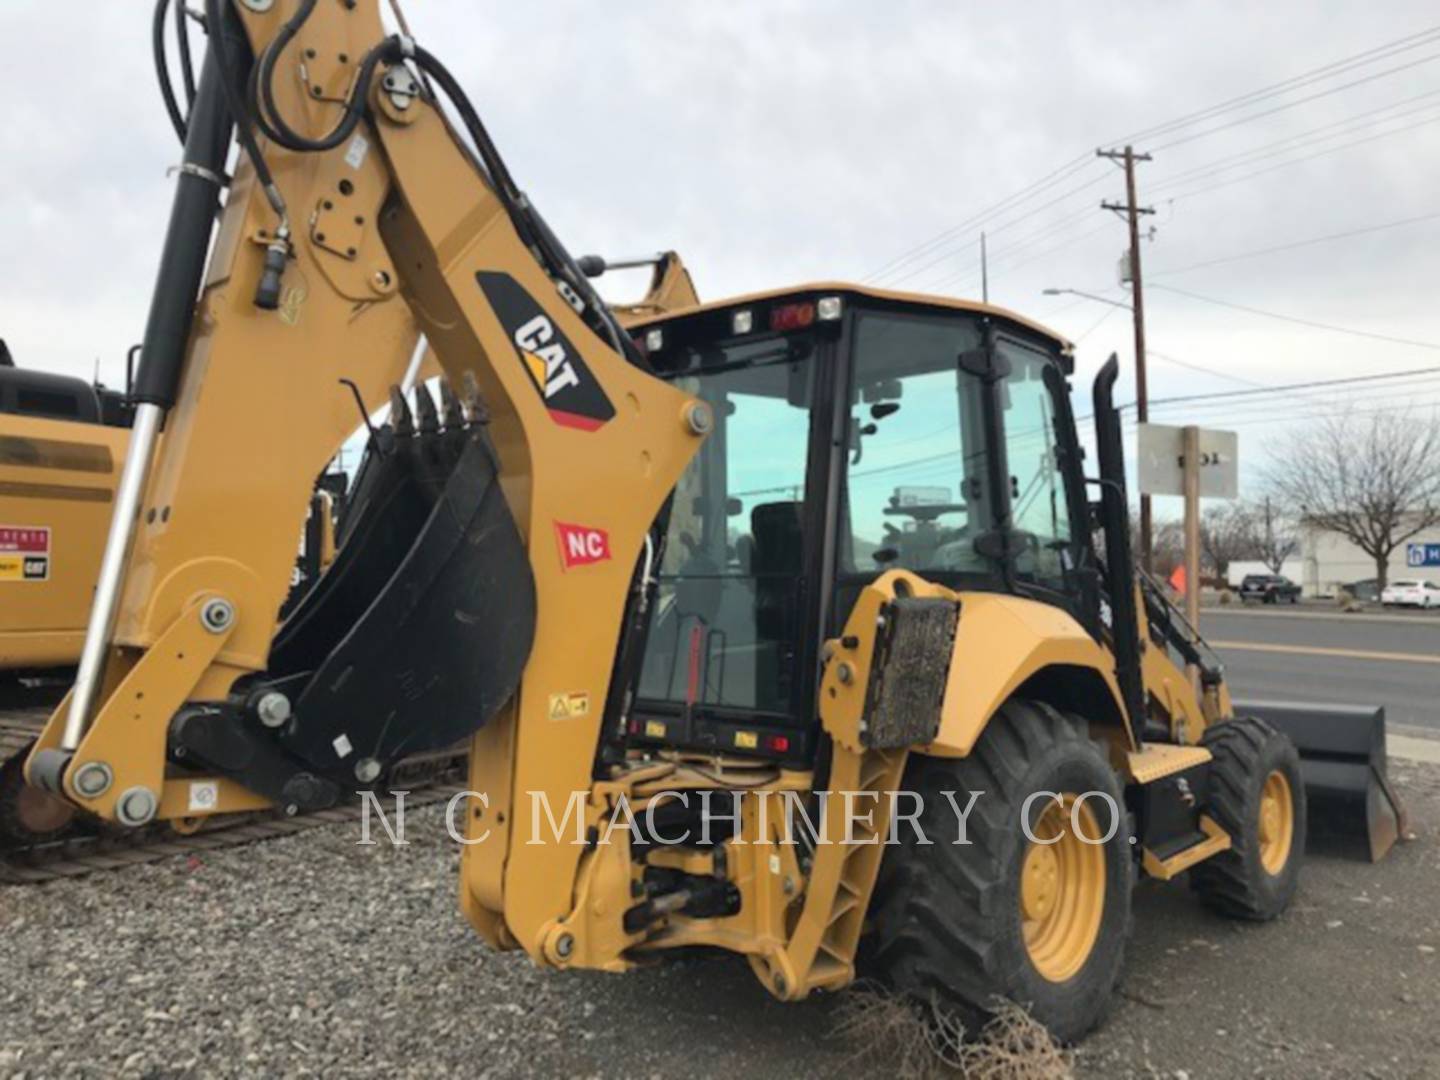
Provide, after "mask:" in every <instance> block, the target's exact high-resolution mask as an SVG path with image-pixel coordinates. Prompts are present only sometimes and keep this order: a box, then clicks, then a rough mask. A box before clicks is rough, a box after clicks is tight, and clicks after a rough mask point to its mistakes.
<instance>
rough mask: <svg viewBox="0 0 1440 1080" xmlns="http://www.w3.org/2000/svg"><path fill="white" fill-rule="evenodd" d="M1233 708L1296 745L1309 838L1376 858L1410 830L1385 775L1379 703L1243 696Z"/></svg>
mask: <svg viewBox="0 0 1440 1080" xmlns="http://www.w3.org/2000/svg"><path fill="white" fill-rule="evenodd" d="M1235 714H1236V715H1237V716H1257V717H1259V718H1260V719H1261V720H1264V721H1266V722H1268V723H1270V724H1272V725H1273V726H1274V727H1276V728H1278V729H1279V730H1280V731H1283V732H1284V733H1285V734H1286V735H1288V736H1290V739H1291V741H1292V742H1294V743H1295V746H1296V749H1298V750H1299V751H1300V766H1301V772H1302V773H1303V774H1304V777H1305V796H1306V799H1305V801H1306V810H1307V816H1308V820H1309V833H1310V841H1311V844H1312V846H1317V847H1318V846H1324V847H1333V848H1335V849H1336V850H1340V851H1343V852H1345V853H1348V854H1353V853H1356V852H1363V853H1364V857H1367V858H1368V859H1369V860H1370V861H1371V862H1378V861H1379V860H1380V859H1382V858H1384V857H1385V855H1386V853H1387V852H1389V850H1390V849H1391V848H1392V847H1394V846H1395V841H1396V840H1398V839H1400V838H1401V837H1402V836H1404V835H1405V834H1406V833H1407V832H1408V830H1409V824H1408V821H1407V816H1406V813H1405V808H1404V807H1403V806H1402V805H1401V804H1400V798H1399V796H1398V795H1397V794H1396V793H1395V788H1394V787H1393V786H1392V785H1391V783H1390V775H1389V767H1388V764H1387V760H1388V759H1387V756H1386V752H1385V709H1384V707H1383V706H1379V705H1310V704H1302V703H1300V702H1277V701H1246V702H1236V703H1235Z"/></svg>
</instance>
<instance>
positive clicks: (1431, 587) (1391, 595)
mask: <svg viewBox="0 0 1440 1080" xmlns="http://www.w3.org/2000/svg"><path fill="white" fill-rule="evenodd" d="M1380 602H1381V603H1382V604H1384V605H1385V606H1386V607H1392V606H1393V607H1418V608H1432V607H1434V608H1440V583H1437V582H1434V581H1417V580H1415V579H1414V578H1407V579H1406V580H1405V581H1392V582H1391V583H1390V584H1389V585H1387V586H1385V591H1384V592H1382V593H1381V594H1380Z"/></svg>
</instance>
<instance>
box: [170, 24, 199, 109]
mask: <svg viewBox="0 0 1440 1080" xmlns="http://www.w3.org/2000/svg"><path fill="white" fill-rule="evenodd" d="M174 3H175V37H176V40H177V42H178V44H179V52H180V78H181V79H182V80H183V82H182V85H183V86H184V88H185V105H186V108H187V109H190V110H193V109H194V108H195V60H194V58H193V57H192V56H191V54H190V27H189V25H188V24H187V23H186V21H185V20H186V19H188V18H189V17H190V16H189V13H188V12H187V11H186V10H185V0H174Z"/></svg>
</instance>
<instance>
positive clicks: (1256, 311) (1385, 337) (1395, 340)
mask: <svg viewBox="0 0 1440 1080" xmlns="http://www.w3.org/2000/svg"><path fill="white" fill-rule="evenodd" d="M1152 288H1156V289H1164V290H1165V291H1166V292H1172V293H1176V294H1177V295H1179V296H1187V297H1189V298H1190V299H1191V300H1199V301H1201V302H1203V303H1206V304H1214V305H1216V306H1217V307H1226V308H1234V309H1235V310H1236V311H1245V312H1249V313H1250V314H1251V315H1263V316H1264V317H1265V318H1267V319H1278V320H1279V321H1281V322H1288V323H1296V324H1298V325H1300V326H1309V327H1313V328H1314V329H1316V330H1329V331H1331V332H1332V333H1336V334H1350V335H1352V336H1354V337H1363V338H1370V339H1372V340H1374V341H1388V342H1390V343H1391V344H1393V345H1413V346H1414V347H1415V348H1417V349H1436V350H1440V343H1437V342H1434V341H1418V340H1416V339H1414V338H1402V337H1392V336H1390V335H1389V334H1373V333H1371V332H1370V331H1368V330H1356V329H1355V328H1354V327H1350V326H1336V325H1334V324H1333V323H1322V322H1316V321H1314V320H1313V319H1302V318H1299V317H1297V316H1294V315H1281V314H1280V313H1279V312H1276V311H1266V310H1265V309H1264V308H1256V307H1248V306H1246V305H1245V304H1235V303H1231V302H1230V301H1229V300H1216V299H1215V298H1214V297H1213V296H1201V295H1200V294H1199V293H1192V292H1187V291H1186V290H1185V289H1177V288H1175V286H1173V285H1154V286H1152Z"/></svg>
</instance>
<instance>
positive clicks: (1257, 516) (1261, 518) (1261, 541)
mask: <svg viewBox="0 0 1440 1080" xmlns="http://www.w3.org/2000/svg"><path fill="white" fill-rule="evenodd" d="M1246 510H1247V512H1248V513H1249V514H1250V517H1251V520H1252V521H1253V522H1254V529H1255V558H1257V559H1259V560H1260V561H1261V562H1263V563H1264V564H1265V566H1266V567H1267V568H1268V569H1269V571H1270V572H1271V573H1272V574H1278V573H1280V571H1281V570H1282V569H1283V568H1284V566H1285V560H1286V559H1289V558H1290V557H1291V556H1292V555H1298V554H1299V553H1300V530H1299V527H1298V526H1297V524H1296V522H1295V515H1294V514H1293V513H1292V512H1291V511H1290V509H1289V508H1288V507H1287V506H1285V504H1284V503H1282V502H1277V500H1276V499H1275V498H1274V497H1273V496H1271V495H1267V496H1265V498H1264V499H1263V500H1262V501H1260V502H1259V503H1256V504H1252V505H1249V506H1247V507H1246Z"/></svg>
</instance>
